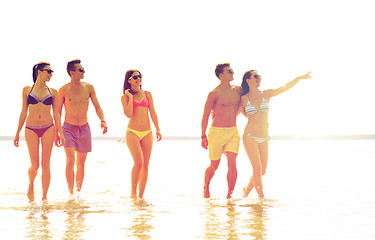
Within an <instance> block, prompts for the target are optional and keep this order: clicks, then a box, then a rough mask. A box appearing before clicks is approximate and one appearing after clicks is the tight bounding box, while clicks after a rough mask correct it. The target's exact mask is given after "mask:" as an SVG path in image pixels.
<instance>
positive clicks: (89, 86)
mask: <svg viewBox="0 0 375 240" xmlns="http://www.w3.org/2000/svg"><path fill="white" fill-rule="evenodd" d="M81 84H82V86H83V87H85V88H88V89H90V90H94V85H92V84H90V83H88V82H81Z"/></svg>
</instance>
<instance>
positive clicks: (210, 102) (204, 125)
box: [201, 92, 216, 149]
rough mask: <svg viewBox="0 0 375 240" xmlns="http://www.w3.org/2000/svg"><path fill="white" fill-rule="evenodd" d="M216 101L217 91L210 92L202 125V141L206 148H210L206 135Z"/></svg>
mask: <svg viewBox="0 0 375 240" xmlns="http://www.w3.org/2000/svg"><path fill="white" fill-rule="evenodd" d="M215 101H216V96H215V93H214V92H210V93H209V94H208V96H207V100H206V104H205V105H204V110H203V116H202V122H201V127H202V133H201V138H202V143H201V145H202V147H203V148H205V149H207V148H208V139H207V135H206V130H207V125H208V119H209V118H210V114H211V111H212V109H213V107H214V105H215Z"/></svg>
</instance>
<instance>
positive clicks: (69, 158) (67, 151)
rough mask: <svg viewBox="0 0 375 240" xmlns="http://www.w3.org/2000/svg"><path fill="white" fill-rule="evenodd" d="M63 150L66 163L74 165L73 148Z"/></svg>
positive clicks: (74, 151)
mask: <svg viewBox="0 0 375 240" xmlns="http://www.w3.org/2000/svg"><path fill="white" fill-rule="evenodd" d="M64 150H65V154H66V160H67V162H72V163H73V164H74V162H75V153H76V150H75V148H74V147H65V148H64Z"/></svg>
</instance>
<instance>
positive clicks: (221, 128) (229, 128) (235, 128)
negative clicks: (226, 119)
mask: <svg viewBox="0 0 375 240" xmlns="http://www.w3.org/2000/svg"><path fill="white" fill-rule="evenodd" d="M210 129H213V130H218V131H220V130H223V131H227V130H238V129H237V126H234V127H214V126H211V127H210Z"/></svg>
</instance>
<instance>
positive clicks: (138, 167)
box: [133, 162, 142, 171]
mask: <svg viewBox="0 0 375 240" xmlns="http://www.w3.org/2000/svg"><path fill="white" fill-rule="evenodd" d="M141 168H142V162H134V166H133V169H134V170H137V171H140V170H141Z"/></svg>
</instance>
